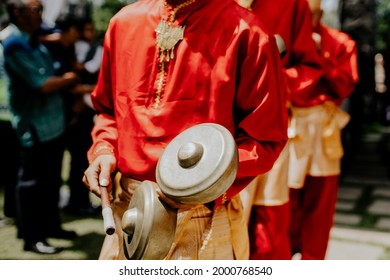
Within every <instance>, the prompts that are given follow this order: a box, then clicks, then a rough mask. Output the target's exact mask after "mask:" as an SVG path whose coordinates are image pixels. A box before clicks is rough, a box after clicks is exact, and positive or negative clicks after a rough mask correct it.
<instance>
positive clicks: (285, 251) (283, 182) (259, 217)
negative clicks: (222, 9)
mask: <svg viewBox="0 0 390 280" xmlns="http://www.w3.org/2000/svg"><path fill="white" fill-rule="evenodd" d="M237 1H238V3H239V4H241V5H242V6H244V7H246V8H248V9H250V10H251V11H252V12H253V13H254V14H255V15H256V16H258V18H259V19H260V20H261V21H262V22H263V24H264V25H265V27H266V29H267V30H268V31H269V32H270V33H271V34H274V35H276V36H277V37H278V38H279V39H280V40H279V42H281V43H280V44H279V46H281V50H284V51H283V52H282V53H281V59H282V64H283V72H284V78H285V80H286V81H287V88H288V97H287V99H288V104H287V107H289V108H290V112H291V108H296V107H311V106H313V105H316V104H317V102H318V96H317V94H316V93H315V92H314V91H313V89H314V87H315V84H316V82H317V81H318V80H319V79H320V76H321V74H322V71H321V66H320V58H319V56H318V54H317V51H316V48H315V45H314V42H313V40H312V38H311V34H312V25H311V14H310V9H309V7H308V4H307V2H306V0H273V1H265V0H254V1H250V0H249V1H248V0H237ZM288 145H289V144H288ZM288 145H286V147H285V149H284V150H283V151H282V153H281V155H280V156H279V158H278V160H277V161H276V162H275V164H274V166H273V168H272V170H271V171H270V172H268V173H267V174H266V175H261V176H258V177H257V178H256V179H255V180H254V181H253V182H252V183H251V184H250V185H249V186H248V188H246V189H245V190H244V192H243V193H242V195H243V194H245V193H246V192H249V193H252V194H249V195H246V194H245V196H244V197H249V199H247V200H244V207H247V212H248V213H250V220H249V236H250V246H251V259H291V249H290V242H289V237H288V228H289V222H290V218H289V215H290V206H289V188H288V182H287V180H288V178H287V176H288V161H289V148H288ZM245 204H246V205H245ZM252 205H253V207H252ZM250 208H251V209H250Z"/></svg>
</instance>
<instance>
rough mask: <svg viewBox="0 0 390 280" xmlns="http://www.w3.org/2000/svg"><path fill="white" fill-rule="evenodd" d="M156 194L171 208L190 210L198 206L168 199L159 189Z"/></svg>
mask: <svg viewBox="0 0 390 280" xmlns="http://www.w3.org/2000/svg"><path fill="white" fill-rule="evenodd" d="M156 193H157V195H158V196H159V197H160V198H161V200H162V201H164V202H165V203H166V204H168V205H169V206H170V207H172V208H174V209H181V210H188V209H190V208H193V207H194V206H196V204H184V203H180V202H177V201H175V200H173V199H172V198H169V197H167V196H166V195H165V194H164V193H163V192H162V191H161V189H159V188H157V189H156Z"/></svg>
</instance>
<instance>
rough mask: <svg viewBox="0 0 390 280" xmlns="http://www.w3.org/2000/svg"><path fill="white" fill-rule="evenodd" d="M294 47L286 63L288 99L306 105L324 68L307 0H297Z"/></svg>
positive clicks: (295, 103)
mask: <svg viewBox="0 0 390 280" xmlns="http://www.w3.org/2000/svg"><path fill="white" fill-rule="evenodd" d="M292 13H294V15H295V20H294V24H295V25H294V26H293V27H292V28H291V30H292V32H293V36H292V39H291V40H292V47H291V49H290V50H287V51H288V52H290V56H289V61H288V63H287V65H286V64H285V65H284V72H285V75H286V79H287V85H288V89H289V92H288V99H289V100H290V101H291V102H292V104H293V105H298V106H304V104H305V101H306V99H307V98H306V97H307V96H310V94H312V90H313V89H314V88H315V86H316V83H317V82H318V81H319V79H320V77H321V75H322V70H321V64H320V57H319V55H318V53H317V50H316V47H315V43H314V41H313V39H312V32H313V30H312V29H313V28H312V21H311V12H310V9H309V6H308V4H307V2H306V1H301V2H300V1H297V5H296V10H295V11H292Z"/></svg>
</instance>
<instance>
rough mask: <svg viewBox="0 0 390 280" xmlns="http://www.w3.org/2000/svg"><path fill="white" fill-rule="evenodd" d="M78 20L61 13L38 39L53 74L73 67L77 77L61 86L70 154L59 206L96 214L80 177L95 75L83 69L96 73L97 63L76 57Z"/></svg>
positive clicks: (88, 136) (84, 165)
mask: <svg viewBox="0 0 390 280" xmlns="http://www.w3.org/2000/svg"><path fill="white" fill-rule="evenodd" d="M80 21H81V20H80V19H77V18H75V17H73V16H72V15H70V14H64V15H61V16H60V17H59V18H58V19H57V20H56V25H55V27H54V30H53V31H52V33H51V34H47V35H46V36H42V38H41V39H42V41H43V43H44V44H45V46H46V47H47V48H48V50H49V52H50V54H51V56H52V58H53V63H54V69H55V74H56V75H58V76H61V75H63V74H64V73H66V72H70V71H74V72H77V74H78V76H79V77H80V82H79V83H78V84H77V85H76V86H75V87H72V88H66V89H62V92H63V95H64V98H65V107H66V121H67V127H66V134H65V135H66V137H65V142H66V143H65V147H66V149H67V150H68V151H69V154H70V158H71V161H70V172H69V177H68V181H67V184H68V186H69V189H70V194H69V199H68V201H67V204H66V205H65V206H64V207H63V210H64V212H65V213H67V214H71V215H76V216H89V215H94V214H97V213H98V211H97V210H98V209H97V208H95V207H93V206H92V204H91V202H90V198H89V192H88V189H86V188H85V186H84V184H83V182H82V180H81V178H82V177H83V174H84V170H85V169H86V168H87V167H88V159H87V151H88V148H89V147H90V146H91V144H92V138H91V130H92V127H93V117H94V110H93V109H92V108H91V107H90V106H88V105H87V104H90V102H89V100H88V99H89V94H90V93H91V91H92V89H93V88H94V86H95V83H96V79H97V78H95V81H94V82H93V81H92V78H91V77H92V74H89V72H87V70H86V69H87V68H89V69H90V70H93V72H94V75H95V76H96V75H97V72H98V70H99V65H97V66H96V65H93V67H92V66H90V65H88V66H87V67H86V65H84V64H83V63H80V62H78V60H77V56H76V47H75V46H76V45H75V44H76V42H78V41H79V39H80V36H81V35H82V34H81V33H80V32H79V28H80ZM100 55H101V53H100ZM87 59H89V57H88V58H87ZM98 62H99V61H98ZM95 64H96V63H95ZM88 74H89V75H88ZM87 78H88V80H87Z"/></svg>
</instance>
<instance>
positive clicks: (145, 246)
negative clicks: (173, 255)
mask: <svg viewBox="0 0 390 280" xmlns="http://www.w3.org/2000/svg"><path fill="white" fill-rule="evenodd" d="M175 228H176V210H174V209H171V208H170V207H168V206H167V205H165V204H163V203H162V202H161V201H160V199H159V198H158V196H157V194H156V190H155V188H154V187H153V184H152V182H150V181H144V182H142V183H141V185H140V186H139V187H138V188H137V189H136V190H135V191H134V194H133V196H132V198H131V200H130V203H129V206H128V210H127V211H126V212H125V213H124V214H123V217H122V230H123V243H124V244H123V246H124V252H125V256H126V258H127V259H130V260H141V259H144V260H147V259H149V260H152V259H163V258H164V257H165V256H166V255H167V254H168V251H169V249H170V247H171V245H172V242H173V238H174V233H175Z"/></svg>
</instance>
